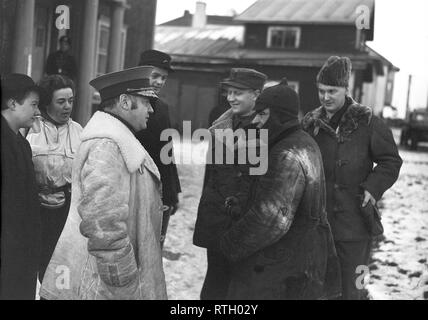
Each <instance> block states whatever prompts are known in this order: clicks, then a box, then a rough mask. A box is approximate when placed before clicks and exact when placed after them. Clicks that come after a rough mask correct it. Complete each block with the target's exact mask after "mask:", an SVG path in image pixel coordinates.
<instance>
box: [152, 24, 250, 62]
mask: <svg viewBox="0 0 428 320" xmlns="http://www.w3.org/2000/svg"><path fill="white" fill-rule="evenodd" d="M243 37H244V26H213V25H211V26H209V25H207V26H205V27H204V28H193V27H173V26H157V27H156V28H155V45H154V48H155V49H156V50H160V51H164V52H168V53H170V54H176V55H177V54H179V55H190V56H208V57H209V56H217V57H230V56H231V52H232V51H233V50H235V49H237V48H239V46H240V45H241V44H242V41H243Z"/></svg>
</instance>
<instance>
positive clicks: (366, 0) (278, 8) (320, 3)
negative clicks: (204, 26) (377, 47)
mask: <svg viewBox="0 0 428 320" xmlns="http://www.w3.org/2000/svg"><path fill="white" fill-rule="evenodd" d="M360 5H365V6H367V7H368V8H369V9H370V13H371V14H373V11H374V0H258V1H257V2H256V3H254V4H253V5H252V6H250V7H249V8H248V9H247V10H245V11H244V12H243V13H241V14H240V15H238V16H237V17H236V18H235V20H236V21H239V22H243V23H251V22H259V23H261V22H265V23H273V22H274V23H300V24H314V23H318V24H320V23H322V24H354V23H355V21H356V19H357V17H358V16H359V15H360V14H361V13H357V12H356V9H357V8H358V7H359V6H360Z"/></svg>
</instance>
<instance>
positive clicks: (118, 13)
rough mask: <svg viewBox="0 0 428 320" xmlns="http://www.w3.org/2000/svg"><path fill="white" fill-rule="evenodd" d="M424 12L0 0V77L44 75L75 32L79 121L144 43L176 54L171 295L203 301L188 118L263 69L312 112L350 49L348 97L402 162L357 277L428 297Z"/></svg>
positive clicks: (170, 93) (205, 119) (199, 177)
mask: <svg viewBox="0 0 428 320" xmlns="http://www.w3.org/2000/svg"><path fill="white" fill-rule="evenodd" d="M337 3H341V4H340V6H338V7H336V5H337ZM338 9H339V10H338ZM427 12H428V1H426V0H407V1H405V2H403V1H398V0H340V1H333V0H327V1H322V0H200V1H197V0H180V1H176V0H87V1H85V3H84V4H83V3H81V2H80V1H77V0H16V1H15V0H0V19H1V21H0V29H1V33H0V74H1V75H2V77H3V75H4V74H10V73H22V74H26V75H28V76H31V78H32V79H33V80H34V81H35V82H37V83H38V82H39V81H40V80H41V79H42V78H43V77H44V76H45V75H46V70H47V67H48V66H47V65H48V64H49V62H48V60H49V59H48V56H50V54H53V53H55V52H57V51H58V52H59V51H60V50H61V48H60V47H61V42H62V41H61V39H63V40H64V38H63V37H66V39H69V40H68V41H69V46H70V49H69V50H70V52H71V55H72V56H74V57H75V62H74V67H71V69H70V72H69V74H68V76H70V78H72V79H73V80H74V81H75V85H76V88H75V90H76V91H75V92H76V94H75V96H76V101H75V106H74V109H73V113H72V118H73V120H75V121H76V122H78V123H79V124H80V125H82V127H85V125H86V123H87V122H88V120H89V119H90V117H91V116H92V114H93V113H94V112H95V111H96V110H97V108H98V105H99V104H100V102H101V97H100V94H99V92H97V91H95V90H94V89H93V88H91V87H90V86H89V81H90V80H92V79H94V78H96V77H99V76H102V75H103V74H106V73H110V72H114V71H119V70H123V69H128V68H132V67H136V66H137V65H138V64H139V59H140V53H141V52H143V51H145V50H149V49H155V50H159V51H162V52H165V53H167V54H169V55H170V56H171V58H172V60H171V66H172V71H171V72H170V74H169V76H168V80H167V82H166V84H165V87H164V88H163V89H162V90H161V92H160V93H159V96H160V98H161V99H162V100H164V101H165V102H167V104H168V105H169V116H170V118H171V127H172V128H173V129H175V130H177V132H180V135H181V136H179V138H178V139H174V141H173V146H174V148H173V149H174V158H175V159H176V160H177V164H176V165H177V170H178V176H179V180H180V184H181V190H182V192H181V193H180V194H179V202H178V209H177V211H176V213H175V214H174V215H172V216H171V217H170V219H169V225H168V232H167V234H166V238H165V242H164V243H163V249H162V261H163V268H164V273H165V280H166V287H167V294H168V299H170V300H199V299H200V295H201V289H202V286H203V282H204V278H205V275H206V270H207V256H206V249H204V248H201V247H198V246H195V245H194V244H193V234H194V230H195V222H196V219H197V212H198V205H199V201H200V199H201V194H202V187H203V183H204V176H205V161H206V153H207V152H208V148H209V143H208V141H200V140H199V139H194V137H193V136H192V135H191V134H190V136H189V135H186V134H185V133H186V132H184V131H185V130H184V127H185V122H184V121H189V123H191V126H192V128H191V130H196V129H206V128H208V127H209V126H210V125H211V124H212V122H213V121H214V120H216V119H217V118H218V117H219V116H220V115H222V114H223V112H224V111H226V110H227V109H228V108H229V107H230V106H229V104H228V102H227V92H226V93H225V91H224V88H222V87H221V86H220V85H219V83H220V82H221V81H223V79H224V78H226V77H228V75H229V71H230V69H231V68H234V67H246V68H254V69H257V70H259V71H261V72H264V73H266V74H267V76H268V80H267V83H266V87H269V86H274V85H277V84H279V83H280V82H281V81H283V79H284V78H285V79H286V81H287V83H288V86H289V87H291V88H293V90H295V91H296V92H297V93H298V94H299V98H300V106H301V110H300V114H299V118H300V119H302V117H303V116H304V115H305V114H306V113H307V112H309V111H312V110H314V109H315V108H317V107H319V106H320V100H319V96H318V89H317V87H316V81H317V79H316V77H317V74H318V72H319V70H320V68H321V67H322V66H323V64H324V62H325V61H326V60H327V58H328V57H329V56H331V55H334V56H336V55H337V56H347V57H349V58H350V60H351V62H352V68H353V69H352V72H351V77H350V83H349V90H350V95H351V96H352V97H353V98H354V99H355V100H356V101H357V102H360V103H361V104H363V105H367V106H369V107H371V108H372V111H373V114H374V115H376V116H377V117H379V118H382V121H384V122H385V123H386V124H387V125H388V126H389V128H390V129H391V131H392V134H393V137H394V140H395V143H396V144H397V146H398V150H399V155H400V157H401V158H402V160H403V164H402V166H401V169H400V173H399V176H398V179H397V181H396V182H395V183H394V184H393V186H392V187H391V188H390V189H388V190H387V191H386V192H385V193H384V194H383V196H382V198H381V199H380V200H379V201H378V202H377V206H378V208H379V212H380V214H381V222H382V225H383V227H384V232H383V234H382V235H380V236H377V237H375V238H373V246H372V254H371V257H370V262H369V264H368V265H363V266H361V268H357V270H356V273H357V274H358V277H357V281H358V282H359V283H360V285H361V288H362V289H363V290H365V291H366V299H368V300H428V72H427V70H428V20H427V19H426V13H427ZM350 35H351V36H350ZM305 37H307V38H306V39H305ZM70 39H71V40H70ZM71 65H73V64H71ZM73 68H74V69H73ZM58 72H59V73H63V72H64V70H61V69H59V71H58ZM2 103H3V102H2ZM2 111H3V107H2ZM192 132H193V131H192ZM22 134H26V132H24V131H22ZM189 155H190V158H188V159H191V163H188V162H186V161H184V162H183V161H180V160H183V159H185V158H186V157H189ZM39 288H40V283H38V285H37V295H36V299H39V298H40V297H39V295H38V290H39Z"/></svg>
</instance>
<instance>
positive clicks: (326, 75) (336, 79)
mask: <svg viewBox="0 0 428 320" xmlns="http://www.w3.org/2000/svg"><path fill="white" fill-rule="evenodd" d="M351 70H352V63H351V60H350V59H349V58H348V57H338V56H331V57H330V58H328V59H327V61H326V62H325V63H324V65H323V66H322V68H321V70H320V71H319V73H318V75H317V83H322V84H324V85H327V86H334V87H345V88H347V87H348V86H349V78H350V76H351Z"/></svg>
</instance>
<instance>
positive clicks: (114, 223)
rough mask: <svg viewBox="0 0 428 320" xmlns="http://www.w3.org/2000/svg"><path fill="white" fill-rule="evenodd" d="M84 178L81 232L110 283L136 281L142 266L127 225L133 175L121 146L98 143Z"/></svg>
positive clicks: (103, 141) (83, 174)
mask: <svg viewBox="0 0 428 320" xmlns="http://www.w3.org/2000/svg"><path fill="white" fill-rule="evenodd" d="M80 179H81V183H82V195H81V199H80V201H79V205H78V212H79V215H80V217H81V218H82V222H81V224H80V231H81V233H82V235H83V236H85V237H87V238H88V251H89V253H90V254H91V255H93V256H94V257H95V258H96V261H97V267H98V273H99V274H100V277H101V279H102V280H103V281H104V282H105V283H106V284H107V285H110V286H114V287H122V286H126V285H128V284H129V283H131V282H133V281H136V279H137V274H138V270H137V269H138V268H137V262H136V259H135V255H134V250H133V247H132V244H131V242H130V239H129V235H128V230H127V224H126V221H127V218H128V214H129V206H128V202H129V195H130V175H129V173H128V170H127V168H126V165H125V162H124V160H123V158H122V156H121V153H120V151H119V148H118V146H117V145H116V144H115V143H114V142H113V141H111V140H107V139H105V140H101V141H100V142H98V143H96V144H95V145H94V146H93V148H92V150H91V151H90V152H89V155H88V158H87V159H86V162H85V164H84V166H83V169H82V172H81V177H80Z"/></svg>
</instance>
